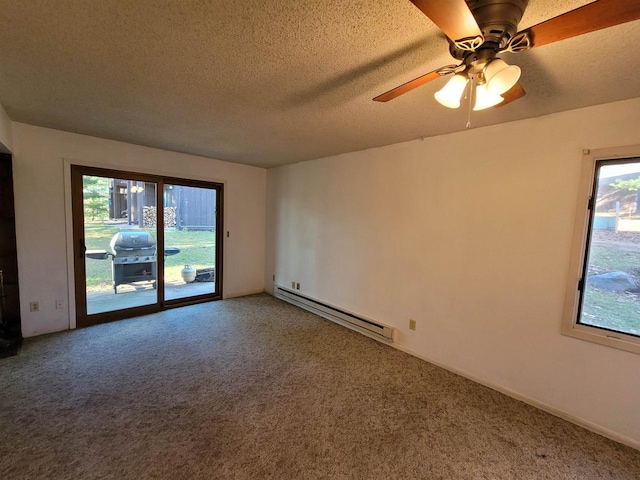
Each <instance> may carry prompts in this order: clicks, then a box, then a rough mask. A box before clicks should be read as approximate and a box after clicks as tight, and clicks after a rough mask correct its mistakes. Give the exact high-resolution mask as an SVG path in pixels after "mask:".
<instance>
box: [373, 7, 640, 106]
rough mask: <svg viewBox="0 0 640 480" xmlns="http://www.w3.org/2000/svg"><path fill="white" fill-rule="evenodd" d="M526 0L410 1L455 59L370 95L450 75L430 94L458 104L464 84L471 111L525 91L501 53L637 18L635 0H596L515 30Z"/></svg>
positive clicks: (395, 92)
mask: <svg viewBox="0 0 640 480" xmlns="http://www.w3.org/2000/svg"><path fill="white" fill-rule="evenodd" d="M528 1H529V0H411V3H413V4H414V5H415V6H416V7H418V9H420V11H422V13H424V14H425V15H426V16H427V17H429V19H430V20H431V21H432V22H433V23H435V24H436V25H437V26H438V27H439V28H440V29H441V30H442V31H443V32H444V33H445V35H446V36H447V39H448V40H449V53H451V55H452V56H453V57H454V58H456V59H457V60H458V61H460V62H461V63H459V64H457V65H447V66H444V67H441V68H438V69H436V70H433V71H432V72H429V73H427V74H425V75H422V76H420V77H418V78H415V79H413V80H411V81H409V82H407V83H404V84H402V85H400V86H399V87H396V88H394V89H391V90H389V91H388V92H385V93H383V94H382V95H378V96H377V97H375V98H374V99H373V100H375V101H376V102H388V101H389V100H393V99H394V98H396V97H399V96H400V95H403V94H405V93H407V92H409V91H411V90H413V89H414V88H417V87H419V86H421V85H424V84H425V83H428V82H431V81H433V80H436V79H438V78H440V77H445V76H451V79H450V80H449V82H448V83H447V84H446V85H445V86H444V87H443V88H442V89H441V90H439V91H438V92H436V94H435V98H436V100H437V101H438V102H439V103H441V104H442V105H444V106H446V107H449V108H458V107H459V106H460V99H461V97H462V94H463V93H464V91H465V90H466V89H467V86H468V88H469V97H470V102H472V101H474V99H475V103H474V107H473V109H474V110H483V109H485V108H489V107H494V106H498V107H499V106H503V105H506V104H508V103H510V102H513V101H514V100H517V99H519V98H521V97H523V96H524V95H525V91H524V89H523V88H522V87H521V86H520V84H519V83H518V80H519V78H520V73H521V72H520V67H518V66H516V65H508V64H507V63H506V62H505V61H504V60H502V59H500V58H498V55H499V54H501V53H503V52H514V53H517V52H523V51H525V50H529V49H530V48H534V47H541V46H543V45H547V44H549V43H553V42H557V41H559V40H564V39H566V38H571V37H575V36H578V35H583V34H585V33H589V32H594V31H596V30H600V29H603V28H608V27H612V26H615V25H620V24H623V23H627V22H631V21H633V20H637V19H640V0H596V1H594V2H593V3H589V4H587V5H584V6H582V7H580V8H576V9H575V10H571V11H569V12H567V13H564V14H562V15H559V16H557V17H554V18H552V19H550V20H547V21H545V22H542V23H539V24H538V25H535V26H533V27H530V28H527V29H526V30H522V31H520V32H518V23H520V20H521V19H522V15H523V14H524V11H525V9H526V7H527V4H528Z"/></svg>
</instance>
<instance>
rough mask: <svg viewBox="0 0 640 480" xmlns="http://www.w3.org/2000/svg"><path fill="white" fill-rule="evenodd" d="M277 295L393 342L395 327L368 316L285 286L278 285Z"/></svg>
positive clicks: (335, 320) (313, 311) (322, 315)
mask: <svg viewBox="0 0 640 480" xmlns="http://www.w3.org/2000/svg"><path fill="white" fill-rule="evenodd" d="M275 296H276V298H279V299H281V300H284V301H285V302H289V303H292V304H293V305H297V306H298V307H301V308H304V309H305V310H308V311H310V312H312V313H315V314H316V315H320V316H321V317H324V318H326V319H328V320H331V321H333V322H336V323H339V324H340V325H343V326H346V327H349V328H352V329H354V330H358V331H360V332H361V333H364V334H365V335H369V336H372V337H374V338H378V339H379V340H383V341H385V342H388V343H393V333H394V329H393V328H391V327H388V326H386V325H382V324H380V323H378V322H374V321H373V320H370V319H368V318H364V317H361V316H359V315H355V314H353V313H351V312H347V311H345V310H341V309H339V308H336V307H334V306H332V305H328V304H326V303H324V302H320V301H318V300H315V299H313V298H310V297H307V296H304V295H301V294H300V293H298V292H294V291H292V290H289V289H287V288H283V287H281V286H279V285H276V288H275Z"/></svg>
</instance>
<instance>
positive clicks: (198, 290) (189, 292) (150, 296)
mask: <svg viewBox="0 0 640 480" xmlns="http://www.w3.org/2000/svg"><path fill="white" fill-rule="evenodd" d="M214 291H215V283H214V282H194V283H185V282H169V283H167V284H165V292H164V295H165V299H166V300H175V299H177V298H185V297H192V296H196V295H204V294H207V293H213V292H214ZM156 299H157V291H156V289H155V288H153V286H152V284H151V282H138V283H135V284H127V285H120V286H118V293H117V294H115V293H114V292H113V289H110V290H99V291H92V292H87V313H88V314H89V315H91V314H95V313H103V312H110V311H113V310H121V309H124V308H132V307H140V306H142V305H151V304H153V303H155V302H156Z"/></svg>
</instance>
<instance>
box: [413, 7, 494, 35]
mask: <svg viewBox="0 0 640 480" xmlns="http://www.w3.org/2000/svg"><path fill="white" fill-rule="evenodd" d="M411 3H413V4H414V5H415V6H416V7H418V8H419V9H420V11H421V12H422V13H424V14H425V15H426V16H427V17H429V19H430V20H431V21H432V22H433V23H435V24H436V25H437V26H438V27H439V28H440V30H442V31H443V32H444V34H445V35H446V36H447V37H449V38H450V39H451V40H453V41H455V40H462V39H463V38H472V37H477V36H479V35H482V31H480V27H478V24H477V22H476V19H475V18H474V16H473V14H472V13H471V10H469V7H468V6H467V2H465V0H445V1H442V0H411Z"/></svg>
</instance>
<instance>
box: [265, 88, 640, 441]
mask: <svg viewBox="0 0 640 480" xmlns="http://www.w3.org/2000/svg"><path fill="white" fill-rule="evenodd" d="M444 114H446V113H445V112H443V115H444ZM639 125H640V99H636V100H631V101H625V102H620V103H614V104H608V105H601V106H596V107H591V108H585V109H580V110H575V111H570V112H565V113H561V114H554V115H549V116H545V117H539V118H533V119H529V120H524V121H519V122H514V123H509V124H503V125H497V126H493V127H487V128H480V129H475V130H470V131H466V132H462V133H457V134H452V135H446V136H441V137H435V138H429V139H425V140H424V141H419V140H418V141H413V142H408V143H403V144H397V145H393V146H388V147H383V148H376V149H371V150H366V151H362V152H356V153H350V154H345V155H339V156H335V157H330V158H325V159H320V160H314V161H309V162H304V163H299V164H295V165H289V166H285V167H280V168H276V169H272V170H269V172H268V177H267V245H266V246H267V268H266V272H265V275H266V276H265V284H266V285H267V286H268V289H270V288H271V285H272V279H271V276H272V274H275V275H276V279H277V280H276V283H278V284H281V285H284V286H286V285H289V284H290V283H291V281H296V282H300V283H301V286H302V288H301V290H302V293H305V294H308V295H310V296H312V297H315V298H318V299H321V300H324V301H326V302H328V303H331V304H334V305H337V306H340V307H343V308H345V309H347V310H351V311H353V312H356V313H359V314H362V315H365V316H367V317H371V318H373V319H377V320H379V321H381V322H383V323H386V324H389V325H391V326H394V327H396V328H397V329H398V330H399V335H398V345H399V346H400V347H401V348H403V349H406V350H408V351H411V352H413V353H415V354H416V355H418V356H421V357H423V358H427V359H430V360H432V361H434V362H437V363H439V364H441V365H444V366H446V367H447V368H450V369H453V370H457V371H460V372H462V373H464V374H465V375H467V376H469V377H471V378H475V379H478V380H480V381H481V382H483V383H486V384H489V385H492V386H495V387H498V388H501V389H502V390H503V391H509V392H511V393H512V394H513V395H516V396H520V397H521V398H526V399H528V401H530V402H532V403H537V404H539V405H543V406H545V407H546V408H547V409H549V410H555V411H557V412H560V413H562V414H564V415H565V416H569V417H574V420H578V421H581V422H582V423H583V424H587V425H590V426H591V427H592V428H594V429H596V430H600V431H602V432H604V433H606V434H607V435H609V436H612V437H616V438H618V439H621V440H623V441H625V442H626V443H628V444H631V445H635V446H636V447H639V448H640V410H638V402H639V401H640V355H636V354H633V353H628V352H625V351H621V350H616V349H613V348H610V347H605V346H602V345H596V344H592V343H588V342H585V341H582V340H578V339H575V338H570V337H566V336H562V335H561V334H560V328H561V319H562V311H563V302H564V296H565V285H566V280H567V275H568V266H569V252H570V248H571V240H572V238H571V237H572V231H573V225H574V215H575V208H576V207H575V206H576V200H577V190H578V184H579V172H580V167H581V161H582V150H583V149H585V148H603V147H610V146H621V145H630V144H636V143H639V138H640V137H638V133H640V131H639V130H638V126H639ZM409 318H413V319H416V320H417V330H416V331H415V332H411V331H409V330H408V323H409Z"/></svg>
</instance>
